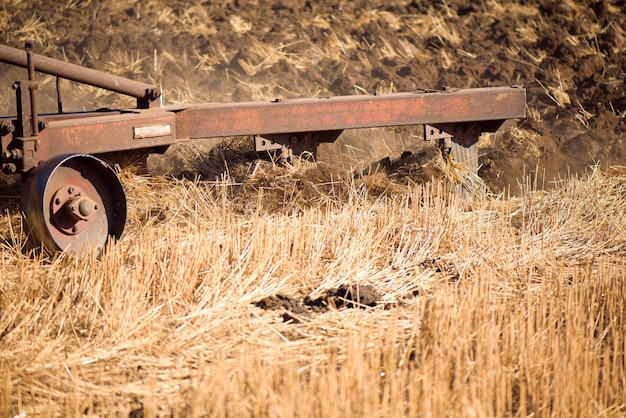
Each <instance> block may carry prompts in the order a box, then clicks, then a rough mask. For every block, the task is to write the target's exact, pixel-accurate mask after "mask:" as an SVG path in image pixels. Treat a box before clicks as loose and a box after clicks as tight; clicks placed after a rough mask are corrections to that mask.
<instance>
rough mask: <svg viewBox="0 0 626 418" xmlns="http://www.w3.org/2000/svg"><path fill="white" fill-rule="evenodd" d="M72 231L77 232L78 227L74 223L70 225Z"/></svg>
mask: <svg viewBox="0 0 626 418" xmlns="http://www.w3.org/2000/svg"><path fill="white" fill-rule="evenodd" d="M72 232H73V233H77V232H78V227H77V226H76V225H74V226H73V227H72Z"/></svg>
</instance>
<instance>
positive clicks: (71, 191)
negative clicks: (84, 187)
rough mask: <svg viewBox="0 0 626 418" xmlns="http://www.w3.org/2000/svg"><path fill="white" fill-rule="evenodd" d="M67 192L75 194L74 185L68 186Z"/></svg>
mask: <svg viewBox="0 0 626 418" xmlns="http://www.w3.org/2000/svg"><path fill="white" fill-rule="evenodd" d="M67 192H68V193H69V194H74V188H73V187H72V186H70V187H68V188H67Z"/></svg>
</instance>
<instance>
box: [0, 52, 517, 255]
mask: <svg viewBox="0 0 626 418" xmlns="http://www.w3.org/2000/svg"><path fill="white" fill-rule="evenodd" d="M0 62H4V63H7V64H11V65H15V66H18V67H23V68H25V69H26V70H27V77H26V78H25V79H23V80H17V81H15V83H14V84H13V86H12V87H13V89H14V91H15V99H16V115H9V116H0V146H1V153H0V166H1V167H2V170H3V171H4V173H6V174H11V175H22V176H23V184H22V191H21V208H22V212H23V216H24V218H25V223H26V226H27V231H28V234H29V239H30V241H31V242H32V243H33V244H35V245H36V246H39V247H44V248H46V249H47V250H48V251H51V252H60V251H62V252H67V253H70V254H72V255H75V256H82V255H84V254H86V253H88V252H89V251H93V249H94V248H95V249H96V250H101V249H103V248H104V247H105V245H106V244H107V243H108V242H109V241H116V240H119V239H120V238H121V237H122V234H123V231H124V227H125V223H126V211H127V209H126V196H125V192H124V188H123V186H122V184H121V181H120V179H119V177H118V175H117V172H116V170H115V169H114V168H113V167H114V166H115V165H116V164H117V163H116V162H117V161H120V163H121V161H122V160H125V159H127V158H128V155H130V154H133V155H141V156H147V155H149V154H151V153H163V152H165V150H166V149H167V148H168V147H170V146H172V145H174V144H178V143H183V142H188V141H192V140H201V139H210V138H224V137H232V136H251V137H253V138H254V144H255V149H256V151H258V152H263V151H273V152H278V153H280V154H281V156H282V158H286V159H291V158H298V157H299V156H302V155H307V156H309V157H312V158H313V159H314V158H315V156H316V153H317V149H318V146H319V145H320V144H321V143H328V142H334V141H335V140H336V139H337V138H338V137H339V136H340V135H341V133H342V132H343V131H344V130H347V129H360V128H374V127H390V126H407V125H423V128H424V139H425V140H431V141H437V142H438V144H439V146H440V148H441V150H442V153H443V154H444V156H445V157H446V158H447V159H449V160H450V161H452V160H453V161H455V163H460V164H464V165H465V166H466V167H467V168H468V169H470V170H474V171H477V170H478V147H477V143H478V139H479V137H480V135H481V134H482V133H484V132H495V131H497V130H498V129H499V128H500V126H501V125H502V124H503V123H504V122H505V121H506V120H508V119H518V118H524V117H525V115H526V91H525V89H524V88H522V87H520V86H506V87H485V88H470V89H455V88H449V87H446V88H443V89H441V90H429V89H422V90H418V91H413V92H405V93H389V94H372V95H352V96H325V97H316V98H304V99H289V100H284V99H276V100H272V101H266V102H262V101H259V102H235V103H219V102H210V103H196V104H177V105H163V100H162V99H163V97H162V91H161V89H160V88H159V87H158V86H155V85H151V84H147V83H144V82H140V81H135V80H130V79H127V78H124V77H120V76H116V75H112V74H108V73H105V72H101V71H97V70H93V69H90V68H87V67H84V66H80V65H76V64H71V63H68V62H65V61H61V60H56V59H53V58H49V57H46V56H42V55H38V54H35V53H34V45H33V43H32V42H27V43H26V45H25V48H24V49H19V48H13V47H10V46H5V45H0ZM37 72H40V73H44V74H49V75H52V76H56V77H57V81H58V80H59V79H67V80H71V81H74V82H78V83H84V84H87V85H91V86H94V87H98V88H102V89H106V90H109V91H112V92H116V93H119V94H123V95H127V96H131V97H134V98H135V99H136V100H137V102H136V103H137V104H136V107H135V108H130V109H98V110H93V111H82V112H65V111H64V110H63V100H62V97H63V95H62V92H61V87H60V86H61V84H60V83H59V82H57V112H55V113H45V114H43V113H40V112H39V111H38V106H37V104H38V101H37V90H38V83H37V80H36V73H37Z"/></svg>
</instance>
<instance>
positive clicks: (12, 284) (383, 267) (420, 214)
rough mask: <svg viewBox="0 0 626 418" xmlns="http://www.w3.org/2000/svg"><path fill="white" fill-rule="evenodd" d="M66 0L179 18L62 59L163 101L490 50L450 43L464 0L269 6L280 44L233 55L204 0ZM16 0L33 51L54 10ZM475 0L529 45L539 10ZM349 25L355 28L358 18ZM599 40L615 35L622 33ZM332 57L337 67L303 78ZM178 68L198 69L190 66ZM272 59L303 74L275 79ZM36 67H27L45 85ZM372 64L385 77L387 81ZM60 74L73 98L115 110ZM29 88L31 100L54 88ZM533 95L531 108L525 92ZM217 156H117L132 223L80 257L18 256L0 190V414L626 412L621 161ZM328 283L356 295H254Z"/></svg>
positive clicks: (231, 23)
mask: <svg viewBox="0 0 626 418" xmlns="http://www.w3.org/2000/svg"><path fill="white" fill-rule="evenodd" d="M62 3H63V2H61V3H59V4H54V7H56V8H57V9H58V11H59V15H62V12H66V11H70V12H74V11H76V10H77V9H79V10H80V12H81V13H83V11H85V13H86V10H91V13H92V15H91V18H92V20H94V21H96V19H107V18H109V17H110V16H112V15H113V14H115V15H116V16H121V17H123V18H124V19H127V18H130V19H131V20H132V22H131V23H132V25H133V28H135V27H146V28H150V31H152V32H151V33H154V34H156V35H158V37H159V38H160V39H161V38H164V37H168V36H169V37H175V36H186V37H187V36H188V37H190V38H189V39H192V40H193V42H190V43H189V46H188V48H181V50H171V51H161V50H156V49H154V54H153V50H150V51H149V53H148V55H145V52H144V53H139V52H136V51H134V50H133V49H132V48H129V50H128V51H126V50H123V51H120V50H115V49H113V50H111V51H108V54H107V55H102V56H101V55H100V54H99V53H98V51H96V50H95V49H94V46H93V44H88V45H87V46H85V50H84V51H83V53H84V55H81V56H78V57H70V59H71V60H74V61H76V60H77V59H78V60H80V59H85V60H86V61H90V62H92V63H93V62H97V63H99V64H100V65H101V66H103V67H104V68H106V69H107V70H108V71H111V72H115V73H118V74H123V75H130V74H132V75H137V76H140V75H142V74H143V75H145V77H146V78H148V79H151V80H153V81H154V82H159V84H160V81H165V82H170V80H176V81H177V82H172V84H171V85H172V86H174V87H171V86H169V85H166V86H165V93H166V94H165V96H166V100H168V101H170V102H198V101H208V100H215V99H216V97H219V94H220V93H222V92H220V91H219V89H218V87H219V83H213V84H211V86H208V85H207V84H208V83H212V82H214V80H215V79H220V78H223V80H226V81H223V82H224V83H227V82H228V83H232V84H231V86H232V85H236V88H237V89H238V90H239V91H240V95H241V96H243V97H246V98H254V99H268V98H273V97H275V96H276V93H277V92H280V93H281V95H282V94H284V95H286V96H288V97H293V96H303V95H304V96H317V95H319V94H326V89H327V88H328V85H330V84H331V83H333V82H334V81H335V79H334V78H333V79H331V77H345V78H346V79H348V80H350V83H348V84H349V85H350V86H353V88H354V90H355V91H356V92H365V91H370V92H371V91H373V88H374V84H375V83H374V81H372V85H366V84H364V83H357V82H354V83H352V81H354V80H353V79H351V78H350V77H351V76H350V74H355V73H362V74H370V73H371V70H372V69H373V68H374V67H375V64H376V61H379V60H394V62H395V63H396V65H397V66H398V67H401V66H402V65H404V64H407V63H410V62H412V61H417V62H419V63H422V64H423V67H424V69H425V70H426V69H427V68H428V65H430V63H431V61H433V60H437V61H441V62H442V67H443V68H445V69H452V68H455V66H457V65H458V62H459V61H460V60H462V59H471V60H474V59H476V60H487V59H491V57H486V56H485V55H482V56H481V53H482V52H480V49H479V48H476V50H474V49H471V50H467V49H462V45H463V43H462V41H463V39H461V36H460V34H459V27H460V26H459V25H462V24H463V17H460V16H458V15H457V14H456V12H454V11H453V10H452V9H451V8H449V7H447V5H446V2H443V7H440V8H438V9H437V10H435V9H434V8H430V9H429V11H428V13H425V14H419V15H396V14H392V13H389V12H386V11H383V10H382V9H380V10H365V11H362V12H359V13H357V15H355V16H344V15H340V14H337V15H336V16H335V15H332V16H331V15H329V14H323V15H322V14H320V15H316V16H315V17H314V18H313V19H310V20H305V21H301V22H298V21H296V22H288V23H289V24H291V25H292V26H290V33H289V35H290V36H292V39H285V40H281V41H280V42H282V43H280V42H277V41H276V40H273V41H260V40H259V39H256V38H250V39H249V41H248V42H247V45H248V47H247V48H243V49H242V50H241V51H239V50H233V49H229V48H227V47H225V46H224V45H223V44H222V43H220V42H215V43H213V42H210V45H208V46H207V45H206V42H205V43H201V42H197V41H198V40H200V41H203V40H206V39H212V37H214V36H216V35H217V34H219V30H218V27H219V25H220V24H222V23H220V22H222V21H220V20H219V19H217V18H215V15H214V14H213V13H212V12H211V10H213V11H214V12H215V10H214V9H210V8H207V7H204V4H205V3H206V2H199V1H190V2H186V3H185V7H174V4H172V5H164V4H163V2H162V1H160V0H159V1H155V0H147V1H143V2H135V3H133V4H132V5H130V6H129V5H128V2H122V1H111V2H108V3H106V4H104V3H103V4H102V5H97V6H96V7H88V6H90V5H91V6H93V4H92V2H91V1H86V2H80V1H75V0H68V1H67V2H65V4H62ZM210 3H211V5H214V4H217V6H216V7H219V5H220V3H219V2H217V3H216V2H210ZM312 3H315V2H312ZM348 3H349V2H346V4H348ZM564 3H566V5H567V6H569V7H571V8H572V10H573V13H574V14H575V15H576V16H580V15H581V14H582V13H584V10H582V8H581V7H580V6H578V5H577V4H575V3H574V2H572V1H567V2H564ZM20 4H21V5H22V6H23V5H24V4H26V2H23V1H21V0H13V1H11V2H8V3H7V4H6V5H5V6H2V7H0V9H2V10H0V17H2V19H0V20H2V22H4V23H2V24H0V35H2V36H3V38H4V39H5V42H6V43H8V44H12V45H17V44H18V43H19V42H22V40H23V39H25V38H31V39H32V38H35V39H36V40H37V43H38V44H39V45H42V46H43V47H42V48H41V49H38V52H46V51H48V50H49V49H50V48H51V47H52V46H53V45H54V42H53V41H52V40H53V39H54V34H53V31H52V29H51V27H52V25H50V24H49V23H47V22H48V21H45V20H42V19H41V18H40V17H39V16H38V15H36V14H35V15H32V11H30V8H28V9H29V15H28V16H27V18H25V19H22V20H23V21H25V22H27V24H26V25H22V26H19V27H18V26H16V24H15V23H14V22H13V21H12V20H11V16H13V14H12V13H13V10H14V9H16V8H19V5H20ZM255 5H258V2H254V1H251V2H249V7H255ZM477 7H479V8H480V9H481V10H482V12H481V18H484V22H486V23H485V26H488V24H489V23H490V22H494V21H495V20H497V19H499V18H500V17H501V16H504V15H508V16H512V19H514V20H515V21H516V22H517V23H518V25H517V26H516V28H517V29H516V34H517V35H519V37H520V39H522V40H523V41H524V42H527V43H533V42H536V40H537V38H538V35H537V33H535V32H534V31H535V29H536V25H535V22H534V19H538V18H539V17H538V14H539V10H538V8H537V6H534V5H513V7H506V8H505V7H504V6H503V3H502V2H498V1H486V2H483V3H481V5H480V6H477ZM609 7H617V6H609ZM22 8H24V7H22ZM216 12H220V10H217V11H216ZM31 15H32V17H31ZM220 19H221V17H220ZM124 21H125V22H127V20H124ZM223 22H226V23H225V24H227V25H228V27H229V28H230V29H232V30H233V31H234V32H236V35H235V36H238V37H241V38H244V39H248V38H249V37H250V33H251V32H253V31H254V30H255V29H257V28H258V26H259V25H261V24H267V22H264V21H261V20H259V21H257V20H246V19H243V18H240V17H239V16H234V15H230V16H227V18H226V19H225V20H223ZM129 24H130V23H129ZM345 28H348V30H343V29H345ZM380 28H390V29H391V31H392V33H394V36H393V37H387V36H385V35H383V34H384V33H388V32H384V31H381V32H378V29H380ZM270 29H271V28H270V27H267V28H264V29H263V30H267V32H268V33H269V32H270ZM602 31H612V33H613V32H614V33H615V36H617V37H618V38H619V39H622V38H623V37H624V29H623V28H622V27H621V26H620V25H619V24H617V23H615V22H613V21H611V22H609V23H607V26H605V27H597V26H590V27H589V28H588V30H587V33H583V34H581V35H576V36H572V37H571V38H568V42H570V43H571V44H572V45H574V46H576V47H578V48H581V49H583V50H584V51H585V53H586V54H590V55H591V54H596V55H598V56H600V57H601V58H602V53H601V52H600V51H599V49H598V47H597V44H595V43H594V36H596V35H598V34H600V33H601V32H602ZM363 33H366V34H368V35H369V34H370V33H371V36H361V35H355V34H363ZM620 37H621V38H620ZM313 38H316V39H313ZM186 39H187V38H186ZM416 40H417V41H419V42H417V41H416ZM198 45H203V47H200V46H198ZM476 46H477V47H478V45H476ZM129 47H130V46H129ZM615 48H616V52H620V51H621V52H623V50H624V46H623V43H622V44H617V45H616V46H615ZM57 53H58V51H57ZM503 54H505V55H507V56H508V57H510V58H512V59H514V60H515V61H516V62H522V63H523V64H524V65H526V66H529V67H533V68H537V69H539V68H540V67H539V66H540V65H542V63H543V61H544V60H545V59H546V58H547V54H546V53H545V51H541V50H536V49H527V48H523V47H516V46H507V47H506V48H505V49H503ZM331 60H335V61H337V66H336V68H335V70H334V72H333V73H332V74H318V73H320V71H319V70H320V68H322V67H321V63H323V62H329V61H331ZM231 64H232V65H231ZM192 70H193V71H194V72H199V73H202V78H201V79H202V83H201V84H193V83H191V84H189V83H188V82H187V78H185V77H184V76H185V75H189V74H190V73H191V72H192ZM278 70H280V71H283V70H284V71H289V72H291V73H296V74H308V73H314V72H315V73H316V74H317V75H316V76H315V77H311V78H308V77H301V78H295V79H296V80H297V84H295V85H294V84H293V83H292V84H289V85H283V84H282V81H283V80H281V79H280V78H279V77H277V76H275V74H282V73H280V72H278ZM218 72H219V73H218ZM322 72H323V71H322ZM546 74H547V76H546V81H545V83H544V91H545V93H546V95H548V97H549V98H550V100H552V101H553V102H554V104H555V106H557V107H564V106H580V108H579V113H578V114H579V115H580V119H579V122H580V123H581V124H582V125H584V124H585V123H588V120H589V119H590V118H591V115H590V114H588V112H587V111H586V110H585V109H584V108H583V106H582V105H579V104H578V103H572V102H571V101H570V100H569V96H568V94H570V93H572V89H573V88H574V87H573V86H572V85H570V84H569V81H568V80H566V79H565V77H563V78H561V75H560V73H558V72H557V70H556V69H555V70H554V71H552V72H550V71H546ZM267 76H271V79H272V80H274V81H272V82H268V81H267V80H268V78H267ZM264 77H265V78H264ZM368 77H369V76H368ZM568 77H569V75H568ZM51 80H52V79H50V78H45V77H43V76H42V77H40V82H41V84H42V90H44V89H45V88H46V86H47V85H48V87H50V86H49V85H50V84H53V83H51ZM378 81H381V80H378ZM382 81H384V82H388V85H389V86H390V87H389V89H390V90H392V89H393V86H394V85H395V84H394V82H395V81H394V80H393V79H391V80H382ZM396 81H397V80H396ZM618 81H619V80H618ZM7 86H8V84H7ZM426 87H434V86H426ZM3 88H4V87H3ZM68 89H70V90H68V92H67V93H66V95H65V96H66V97H71V98H72V100H73V101H72V102H70V103H68V109H69V110H83V106H84V108H85V109H91V108H94V107H99V106H121V107H132V106H133V105H134V103H133V102H134V101H133V100H124V99H122V100H120V99H119V96H117V95H110V94H109V93H107V92H103V91H101V90H98V89H93V88H90V87H85V86H76V85H73V86H72V87H68ZM2 92H3V94H0V97H1V98H0V100H1V102H0V104H1V105H2V106H0V107H3V108H9V109H10V107H9V106H10V102H9V99H10V98H11V97H12V93H11V92H10V90H2ZM568 92H569V93H568ZM228 94H232V92H229V93H228ZM42 96H43V97H42V102H43V103H44V104H45V101H46V99H47V98H48V99H49V98H50V97H51V98H54V95H53V94H48V95H46V94H45V92H44V94H42ZM48 96H49V97H48ZM568 101H570V102H569V103H568ZM618 112H621V111H620V110H619V109H618V110H614V113H616V114H617V113H618ZM529 113H530V115H531V116H532V118H533V119H534V120H535V121H540V120H541V118H542V116H543V114H542V113H541V111H540V109H539V108H537V107H536V104H535V105H532V106H531V107H530V108H529ZM620 114H622V113H620ZM622 116H623V114H622ZM507 135H508V136H507V137H506V139H507V141H509V143H510V144H511V145H515V146H517V147H518V149H519V151H520V153H521V154H524V155H530V156H538V152H539V149H538V148H537V144H538V143H539V139H538V138H536V134H535V133H533V132H531V131H528V130H523V129H522V128H514V129H511V130H510V131H509V132H508V133H507ZM531 135H535V136H531ZM229 151H230V150H228V149H225V150H221V153H214V154H210V155H203V154H201V153H198V154H196V155H194V158H195V160H196V165H195V166H194V167H193V168H194V170H195V171H196V172H198V173H201V174H202V175H203V176H202V178H203V179H204V180H202V181H200V180H197V181H188V180H174V179H170V178H149V177H142V176H137V175H135V174H134V173H132V172H130V171H129V172H124V173H123V174H122V180H123V182H124V185H125V188H126V190H127V194H128V201H129V202H128V203H129V221H128V227H127V230H126V232H125V236H124V238H123V240H122V241H121V242H119V243H117V245H115V246H113V247H111V248H110V249H109V250H108V251H107V252H106V254H104V255H103V256H102V257H100V258H99V259H96V258H88V259H85V260H74V259H70V258H68V257H65V256H63V255H61V256H58V257H54V258H49V257H46V256H44V255H40V254H37V253H25V252H24V250H23V247H24V236H23V231H22V230H21V228H22V226H21V221H20V217H19V208H18V200H19V199H18V197H17V193H18V192H17V188H16V187H15V186H14V185H8V186H6V187H4V186H3V187H2V190H3V192H2V193H3V196H2V197H1V199H0V201H1V202H2V209H3V211H2V213H1V215H0V416H18V415H20V416H41V415H46V416H78V415H85V416H110V415H117V416H128V415H131V414H133V416H137V415H135V414H137V413H138V412H143V414H144V415H145V416H165V415H174V416H220V417H221V416H290V417H291V416H316V417H322V416H328V417H331V416H332V417H337V416H341V417H352V416H354V417H357V416H358V417H360V416H513V415H515V416H611V417H612V416H624V415H625V414H626V403H625V399H626V389H625V388H626V337H625V335H624V329H626V312H625V306H626V282H625V279H626V275H625V273H624V271H625V270H626V269H625V267H626V265H625V264H626V263H625V262H624V260H625V259H626V238H625V237H626V233H625V232H626V231H625V229H626V200H625V196H626V190H624V187H625V186H624V184H626V176H624V169H623V167H616V168H615V169H614V170H613V172H612V174H611V175H609V174H603V173H601V172H600V171H599V170H597V169H592V170H590V172H589V173H588V174H587V175H585V176H584V177H581V178H569V179H566V180H562V181H558V182H556V184H555V185H554V189H553V190H551V191H548V192H546V191H539V190H538V188H537V187H536V185H534V184H533V183H532V182H530V181H528V182H522V183H521V184H520V193H519V196H518V197H514V198H512V197H508V196H503V195H498V196H494V195H492V194H489V193H482V191H483V190H484V189H483V184H482V183H481V182H480V179H478V178H476V177H475V176H472V175H470V173H468V172H467V170H464V167H462V166H456V165H442V164H441V160H435V161H433V162H432V164H435V165H436V164H437V163H439V165H438V167H439V168H440V169H441V171H442V172H443V178H444V179H443V180H442V181H433V182H429V183H424V184H415V183H414V182H411V181H407V182H403V183H402V184H400V183H399V182H397V181H394V180H393V178H392V177H390V176H388V175H387V174H385V173H384V172H382V171H378V172H374V173H371V174H369V175H366V176H360V177H355V176H353V175H352V174H350V173H346V172H344V171H342V170H338V169H336V168H331V167H327V166H324V165H321V164H320V165H311V164H308V163H305V162H302V163H294V164H293V165H281V164H278V163H275V162H273V161H252V162H251V161H247V160H245V159H243V158H242V159H239V160H238V159H237V158H236V157H235V154H234V153H230V152H229ZM459 184H460V185H462V186H463V187H458V185H459ZM468 189H469V190H478V191H479V193H467V190H468ZM344 284H347V285H351V286H358V285H360V286H363V285H371V286H373V288H374V289H375V290H376V291H377V292H379V294H380V297H379V299H378V300H377V304H376V306H374V307H367V308H364V309H352V308H341V309H335V308H334V307H333V304H332V302H330V301H329V302H328V303H329V305H330V308H329V309H318V310H315V309H313V308H307V309H305V310H304V311H298V312H295V311H289V312H288V310H290V309H292V308H291V307H289V306H285V307H283V308H282V309H280V308H279V309H276V310H269V309H261V308H259V307H258V306H256V305H255V304H254V302H258V301H260V300H263V299H265V298H267V297H270V296H274V295H277V294H282V295H286V296H287V297H289V298H291V299H292V300H296V301H300V302H303V301H304V300H305V299H306V297H307V296H309V297H310V298H317V297H320V295H324V294H325V292H327V291H328V289H333V288H336V287H338V286H340V285H344ZM302 305H303V304H302ZM303 306H304V305H303ZM285 319H289V320H288V321H285Z"/></svg>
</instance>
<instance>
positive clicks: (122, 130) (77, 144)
mask: <svg viewBox="0 0 626 418" xmlns="http://www.w3.org/2000/svg"><path fill="white" fill-rule="evenodd" d="M176 142H179V141H177V139H176V120H175V114H174V113H172V112H166V111H163V110H160V109H159V110H156V111H137V112H129V113H117V112H111V113H110V114H107V113H104V114H101V113H100V114H99V113H93V114H91V115H90V116H85V115H83V116H81V117H76V118H67V117H59V118H55V117H48V118H47V127H46V129H44V130H42V131H41V132H40V134H39V146H38V149H37V157H36V160H37V163H39V162H41V161H45V160H47V159H50V158H52V157H54V156H57V155H61V154H68V153H85V154H102V153H108V152H114V151H128V150H134V149H144V148H153V147H159V146H163V145H172V144H174V143H176Z"/></svg>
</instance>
